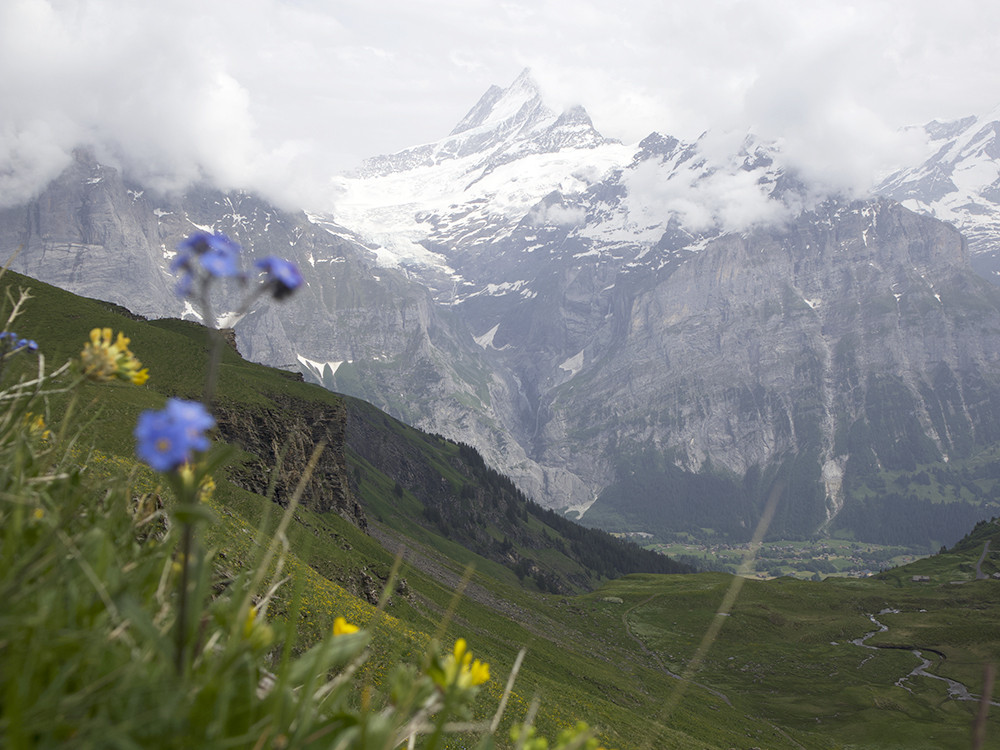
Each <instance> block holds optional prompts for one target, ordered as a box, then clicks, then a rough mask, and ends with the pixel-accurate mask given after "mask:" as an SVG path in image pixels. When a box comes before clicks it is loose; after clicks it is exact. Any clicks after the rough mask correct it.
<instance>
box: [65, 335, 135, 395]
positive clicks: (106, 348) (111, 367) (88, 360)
mask: <svg viewBox="0 0 1000 750" xmlns="http://www.w3.org/2000/svg"><path fill="white" fill-rule="evenodd" d="M130 343H131V340H130V339H129V338H128V337H127V336H125V334H123V333H120V332H119V334H118V338H117V339H115V340H113V341H112V333H111V329H110V328H95V329H93V330H92V331H91V332H90V341H89V342H87V344H86V345H84V347H83V351H82V352H80V360H81V361H82V362H83V374H84V375H86V376H87V377H88V378H90V379H91V380H97V381H108V380H114V379H116V378H117V379H119V380H126V381H128V382H130V383H134V384H135V385H142V384H143V383H145V382H146V381H147V380H149V370H148V369H146V368H144V367H142V362H140V361H139V360H138V359H136V358H135V355H134V354H133V353H132V352H131V351H130V350H129V348H128V345H129V344H130ZM140 368H141V369H140Z"/></svg>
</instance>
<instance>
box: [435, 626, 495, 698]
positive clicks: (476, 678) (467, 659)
mask: <svg viewBox="0 0 1000 750" xmlns="http://www.w3.org/2000/svg"><path fill="white" fill-rule="evenodd" d="M444 675H445V682H446V684H448V685H452V684H455V685H458V686H459V687H462V688H469V687H475V686H477V685H482V684H483V683H484V682H486V681H487V680H489V679H490V665H489V664H487V663H486V662H481V661H479V659H476V660H475V661H473V660H472V652H471V651H469V649H468V647H467V646H466V643H465V639H464V638H459V639H458V640H457V641H455V649H454V652H453V653H451V654H449V655H448V658H447V659H445V661H444Z"/></svg>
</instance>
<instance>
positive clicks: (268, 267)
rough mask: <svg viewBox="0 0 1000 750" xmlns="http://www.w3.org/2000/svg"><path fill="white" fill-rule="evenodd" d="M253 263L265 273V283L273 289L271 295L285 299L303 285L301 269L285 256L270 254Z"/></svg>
mask: <svg viewBox="0 0 1000 750" xmlns="http://www.w3.org/2000/svg"><path fill="white" fill-rule="evenodd" d="M253 265H254V268H259V269H260V270H261V271H262V272H263V273H264V274H265V278H264V285H265V286H266V287H269V288H270V289H271V296H272V297H274V298H275V299H284V298H285V297H287V296H288V295H290V294H291V293H292V292H294V291H295V290H296V289H298V288H299V287H300V286H302V274H301V273H300V272H299V269H298V268H297V267H296V266H295V264H294V263H290V262H289V261H287V260H285V259H284V258H278V257H276V256H274V255H269V256H268V257H266V258H261V259H260V260H258V261H257V262H256V263H254V264H253Z"/></svg>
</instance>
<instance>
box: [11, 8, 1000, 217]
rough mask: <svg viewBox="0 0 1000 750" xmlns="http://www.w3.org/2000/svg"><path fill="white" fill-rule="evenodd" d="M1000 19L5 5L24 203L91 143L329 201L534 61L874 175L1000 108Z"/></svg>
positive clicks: (622, 120)
mask: <svg viewBox="0 0 1000 750" xmlns="http://www.w3.org/2000/svg"><path fill="white" fill-rule="evenodd" d="M997 28H1000V5H993V4H989V3H983V2H980V1H979V0H952V2H949V3H948V6H947V8H946V9H945V10H942V7H941V5H940V3H938V2H936V1H935V2H931V1H930V0H910V1H909V2H905V3H904V2H902V0H865V1H864V2H860V1H859V0H855V1H854V2H851V1H850V0H847V1H846V2H845V0H815V1H814V2H809V3H802V2H799V1H798V0H711V1H706V2H702V3H691V2H688V1H687V0H668V1H667V2H664V1H663V0H634V1H633V2H630V3H628V4H626V5H620V4H619V5H608V4H606V3H598V2H596V0H573V2H570V0H538V1H537V2H530V3H529V2H495V1H494V0H462V1H461V2H460V1H459V0H435V1H433V2H432V1H429V0H423V1H421V0H384V1H382V2H379V3H371V2H368V1H367V0H341V1H340V2H337V3H333V4H332V3H329V2H326V0H240V1H237V0H218V1H217V2H213V3H204V2H200V1H198V0H158V1H157V2H155V3H138V2H131V0H4V2H2V3H0V103H2V106H0V202H3V201H7V202H10V201H11V200H14V199H16V197H17V196H18V195H22V194H23V193H24V192H25V191H30V190H32V189H37V188H38V187H39V186H40V185H41V184H43V183H44V182H45V181H46V180H47V179H48V178H49V177H51V176H52V175H53V174H55V173H56V172H57V171H58V170H59V169H60V168H61V166H62V165H63V164H65V162H66V159H67V158H68V154H69V153H70V151H71V149H72V148H73V147H74V146H75V145H77V144H78V143H81V142H87V143H92V144H96V145H97V146H98V147H99V148H100V149H102V152H103V153H106V154H116V155H117V156H118V158H119V159H120V160H121V162H122V163H123V164H125V165H127V166H128V167H129V168H130V169H131V170H132V171H134V172H136V173H137V174H141V175H145V176H151V177H153V178H155V179H157V180H159V181H160V182H161V184H164V185H171V184H180V183H183V182H185V181H187V180H189V179H192V178H193V177H197V176H205V177H208V178H211V179H215V180H218V181H220V182H222V183H224V184H230V185H234V184H243V185H245V186H247V187H256V188H258V189H263V190H264V191H266V192H268V193H269V194H270V195H271V196H272V197H275V196H284V197H285V198H286V200H287V201H288V202H289V203H292V204H295V203H312V204H316V203H321V204H322V203H324V202H325V200H326V196H324V195H323V193H324V192H325V191H327V190H328V187H327V185H328V181H327V178H328V177H329V175H331V174H332V173H334V172H336V171H340V170H342V169H345V168H348V167H351V166H354V165H355V164H356V163H357V162H359V161H360V160H361V159H362V158H364V157H366V156H370V155H374V154H377V153H388V152H391V151H395V150H399V149H402V148H405V147H407V146H410V145H413V144H415V143H421V142H427V141H431V140H435V139H437V138H440V137H442V136H444V135H445V134H446V133H448V132H449V131H450V130H451V128H452V127H453V126H454V125H455V123H457V122H458V121H459V120H460V119H461V117H462V115H463V114H464V113H465V112H466V111H467V110H468V109H469V108H470V107H471V106H472V105H473V104H474V103H475V102H476V100H477V99H478V97H479V96H480V95H481V94H482V93H483V92H484V91H485V90H486V88H487V87H488V86H489V85H490V84H492V83H496V84H500V85H507V84H508V83H509V82H510V81H512V80H513V79H514V77H516V75H517V74H518V72H519V71H520V69H521V68H522V67H524V66H530V67H532V70H533V71H534V73H535V75H536V77H537V78H538V80H539V82H540V84H541V85H542V87H543V90H544V92H545V93H546V95H547V96H549V97H551V99H552V101H553V105H554V106H555V107H556V108H559V107H562V106H565V105H569V104H575V103H582V104H583V105H584V106H585V107H586V108H587V109H588V111H589V112H590V113H591V115H592V117H593V119H594V122H595V125H596V126H597V127H598V129H600V130H601V131H602V132H604V133H605V134H606V135H608V136H611V137H617V138H620V139H622V140H624V141H626V142H635V141H637V140H639V139H640V138H642V137H643V136H644V135H646V134H648V133H649V132H650V131H652V130H658V131H659V132H662V133H665V134H672V135H676V136H678V137H680V138H682V139H685V140H693V139H694V138H696V137H697V136H698V135H699V134H700V133H701V132H702V131H704V130H707V129H720V130H727V131H730V130H731V131H736V132H743V133H745V132H747V130H748V129H752V130H753V131H754V132H755V133H757V134H758V135H759V136H760V137H762V138H765V139H777V138H780V139H782V141H783V143H784V147H785V151H786V153H787V154H788V155H789V156H790V157H791V158H794V159H795V160H796V162H797V163H798V164H799V165H800V166H801V168H802V169H803V171H804V172H805V173H808V174H815V175H818V176H820V177H822V178H823V179H826V180H830V181H832V182H835V183H837V184H844V185H846V184H850V185H858V184H860V183H862V182H864V181H865V179H866V175H868V174H869V173H870V172H871V171H872V170H875V169H877V168H878V167H879V166H880V165H881V164H883V163H885V162H886V161H892V159H894V158H896V156H897V154H904V155H905V154H907V153H909V150H908V149H909V148H911V147H912V144H911V143H909V142H907V141H905V140H900V138H899V136H898V135H897V129H898V128H899V127H900V126H902V125H907V124H913V123H922V122H925V121H927V120H930V119H933V118H938V119H953V118H957V117H960V116H963V115H966V114H975V113H981V112H987V111H989V110H991V109H992V108H993V107H994V106H995V105H996V104H998V103H1000V93H998V92H1000V66H997V65H996V64H995V60H994V57H995V46H996V45H995V30H996V29H997Z"/></svg>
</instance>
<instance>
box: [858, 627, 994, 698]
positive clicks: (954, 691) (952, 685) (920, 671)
mask: <svg viewBox="0 0 1000 750" xmlns="http://www.w3.org/2000/svg"><path fill="white" fill-rule="evenodd" d="M898 612H899V610H898V609H883V610H882V611H881V612H879V614H880V615H885V614H898ZM868 619H869V620H871V621H872V622H873V623H874V624H875V625H876V626H877V627H878V630H873V631H872V632H870V633H867V634H866V635H863V636H862V637H860V638H855V639H854V640H853V641H851V643H852V644H854V645H855V646H860V647H861V648H869V649H871V650H872V651H873V652H874V651H878V650H879V649H898V648H900V647H899V646H869V645H868V644H867V643H865V641H867V640H868V639H869V638H871V637H872V636H875V635H878V634H879V633H884V632H886V631H887V630H888V629H889V626H888V625H884V624H882V623H881V622H879V621H878V620H877V619H875V615H868ZM903 648H904V650H909V651H910V653H912V654H913V655H914V656H916V657H917V659H919V660H920V664H918V665H917V666H916V667H914V668H913V671H911V672H910V673H909V674H908V675H906V676H904V677H900V678H899V679H898V680H896V685H897V686H898V687H901V688H903V690H906V691H908V692H910V693H912V692H913V691H912V690H911V689H910V688H909V687H908V686H907V685H906V684H905V683H906V681H907V680H909V679H910V678H911V677H914V676H917V677H930V678H931V679H932V680H940V681H941V682H944V683H945V684H947V686H948V697H949V698H952V699H954V700H959V701H976V702H977V703H978V702H979V701H980V700H982V696H979V695H975V694H973V693H970V692H969V689H968V688H967V687H966V686H965V685H963V684H962V683H961V682H957V681H955V680H952V679H949V678H947V677H942V676H940V675H936V674H933V673H931V672H928V671H927V668H928V667H929V666H930V665H931V664H932V663H933V662H932V661H931V660H930V659H927V658H925V657H924V655H923V654H922V653H921V652H920V651H919V650H918V649H905V647H903ZM928 650H930V649H928ZM934 653H937V654H938V655H939V656H941V658H942V659H943V658H944V654H941V653H939V652H937V651H935V652H934ZM873 656H875V654H874V653H872V654H871V655H870V656H868V657H867V658H866V659H864V660H863V661H862V662H861V664H864V663H865V662H866V661H868V659H871V658H872V657H873ZM859 666H860V665H859ZM990 705H991V706H1000V702H998V701H990Z"/></svg>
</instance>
